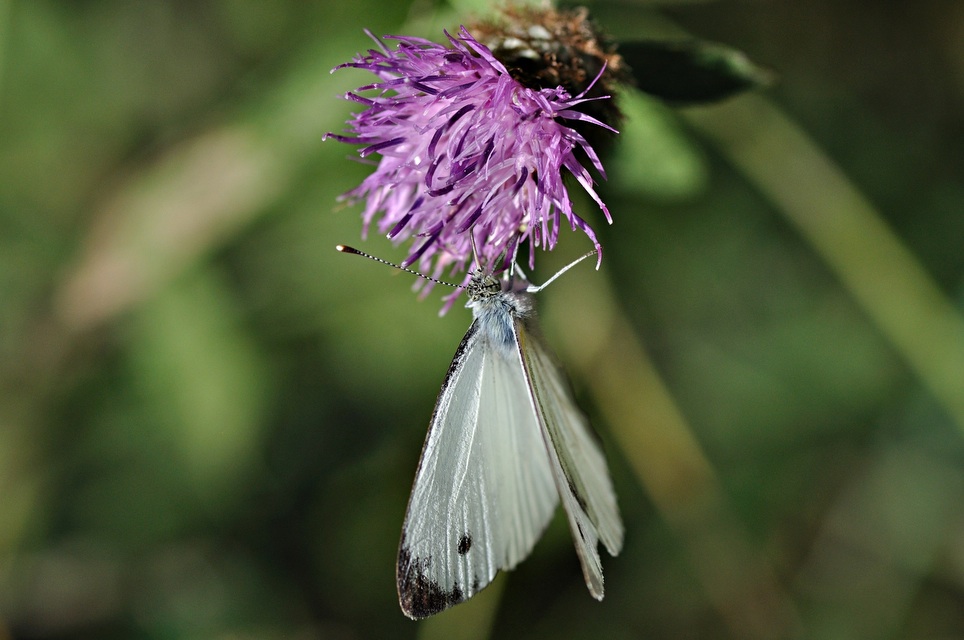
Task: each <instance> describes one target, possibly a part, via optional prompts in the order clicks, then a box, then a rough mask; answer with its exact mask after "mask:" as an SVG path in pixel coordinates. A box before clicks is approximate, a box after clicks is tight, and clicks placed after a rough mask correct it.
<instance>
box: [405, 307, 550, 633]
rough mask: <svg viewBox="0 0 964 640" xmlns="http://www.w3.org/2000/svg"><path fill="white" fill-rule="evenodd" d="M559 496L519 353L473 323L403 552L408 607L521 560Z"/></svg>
mask: <svg viewBox="0 0 964 640" xmlns="http://www.w3.org/2000/svg"><path fill="white" fill-rule="evenodd" d="M557 500H558V494H557V490H556V485H555V483H554V480H553V473H552V470H551V467H550V461H549V455H548V454H547V452H546V447H545V445H544V442H543V438H542V434H541V431H540V428H539V425H538V422H537V420H536V417H535V413H534V411H533V409H532V404H531V402H530V400H529V392H528V388H527V385H526V382H525V376H524V373H523V367H522V362H521V360H520V359H519V357H518V354H517V352H516V350H515V349H501V350H499V349H496V348H494V347H493V345H492V343H491V340H490V338H489V336H488V335H487V333H486V331H485V330H484V328H482V327H480V324H479V322H478V321H477V320H476V321H474V322H473V323H472V326H471V327H469V330H468V332H467V333H466V334H465V337H464V338H463V339H462V343H461V344H460V345H459V348H458V351H457V352H456V354H455V358H454V360H453V361H452V365H451V367H450V368H449V371H448V374H447V375H446V378H445V382H444V384H443V386H442V390H441V392H440V394H439V398H438V402H437V403H436V406H435V412H434V413H433V416H432V421H431V424H430V426H429V432H428V435H427V437H426V440H425V445H424V447H423V449H422V457H421V460H420V462H419V468H418V472H417V473H416V477H415V483H414V486H413V487H412V494H411V497H410V498H409V503H408V510H407V512H406V515H405V523H404V525H403V527H402V540H401V544H400V546H399V554H398V568H397V581H398V595H399V602H400V604H401V606H402V610H403V611H404V612H405V614H406V615H408V616H409V617H412V618H424V617H427V616H430V615H432V614H435V613H438V612H439V611H442V610H443V609H445V608H447V607H449V606H451V605H453V604H457V603H459V602H461V601H463V600H465V599H467V598H469V597H471V596H472V595H474V594H475V593H477V592H478V591H480V590H481V589H482V588H484V587H485V586H486V585H488V584H489V583H490V582H491V581H492V579H493V578H494V577H495V575H496V573H497V572H498V571H499V570H500V569H511V568H512V567H514V566H515V565H516V564H517V563H518V562H519V561H521V560H522V559H523V558H524V557H525V556H526V555H528V553H529V551H530V550H531V549H532V546H533V545H534V544H535V542H536V540H537V539H538V538H539V535H540V534H541V533H542V531H543V530H544V529H545V526H546V524H547V523H548V521H549V519H550V517H551V515H552V512H553V510H554V509H555V506H556V504H557Z"/></svg>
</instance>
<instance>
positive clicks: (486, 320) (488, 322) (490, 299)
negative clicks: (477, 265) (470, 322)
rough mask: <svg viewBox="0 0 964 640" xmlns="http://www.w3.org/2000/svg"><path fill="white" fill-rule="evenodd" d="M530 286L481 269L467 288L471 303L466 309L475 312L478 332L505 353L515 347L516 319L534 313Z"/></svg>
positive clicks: (530, 315)
mask: <svg viewBox="0 0 964 640" xmlns="http://www.w3.org/2000/svg"><path fill="white" fill-rule="evenodd" d="M528 286H529V284H528V283H527V282H526V281H525V280H522V279H520V278H511V277H510V278H502V279H499V278H496V277H495V276H494V275H492V274H486V273H483V272H482V271H481V270H479V271H476V273H475V274H474V275H473V276H472V279H471V280H470V281H469V284H468V285H467V286H466V291H467V292H468V296H469V301H468V302H467V303H466V305H465V306H467V307H469V308H470V309H472V314H473V315H474V316H475V319H476V321H477V322H478V325H479V331H481V332H483V333H484V334H485V335H486V336H487V337H488V339H489V340H490V342H491V343H492V345H493V346H494V347H496V348H497V349H498V350H499V351H501V352H503V353H505V354H508V353H512V352H514V350H515V348H516V338H515V326H514V325H515V321H516V319H527V318H530V317H532V316H533V315H534V314H535V305H534V304H533V300H532V294H530V293H527V292H526V289H527V288H528Z"/></svg>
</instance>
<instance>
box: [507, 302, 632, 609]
mask: <svg viewBox="0 0 964 640" xmlns="http://www.w3.org/2000/svg"><path fill="white" fill-rule="evenodd" d="M515 329H516V335H517V342H518V344H519V350H520V353H521V355H522V362H523V363H524V366H525V371H526V374H527V378H528V381H529V388H530V392H531V396H532V402H533V403H534V405H535V408H536V413H537V416H538V419H539V423H540V426H541V428H542V429H543V433H544V436H545V443H546V447H547V449H548V452H549V457H550V460H551V464H552V471H553V474H554V476H555V480H556V484H557V486H558V487H559V493H560V495H561V496H562V505H563V507H564V508H565V510H566V515H567V517H568V519H569V527H570V529H572V535H573V539H574V540H575V544H576V552H577V553H578V555H579V561H580V563H581V564H582V571H583V575H584V576H585V578H586V586H588V587H589V591H590V593H592V595H593V596H594V597H595V598H597V599H599V600H601V599H602V597H603V574H602V563H601V562H600V559H599V551H598V549H597V545H598V542H599V541H602V543H603V544H604V545H605V546H606V549H607V550H608V551H609V553H610V554H611V555H614V556H615V555H617V554H618V553H619V551H620V550H621V549H622V546H623V523H622V519H621V518H620V517H619V507H618V506H617V505H616V492H615V491H614V490H613V485H612V480H610V478H609V469H608V467H607V466H606V458H605V456H604V455H603V452H602V449H601V447H600V445H599V442H598V440H597V438H596V435H595V434H594V433H593V431H592V428H591V427H590V426H589V422H588V420H587V419H586V417H585V416H584V415H583V414H582V412H581V411H580V410H579V408H578V407H577V406H576V403H575V401H574V400H573V397H572V391H571V389H570V387H569V384H568V381H567V380H566V379H565V377H564V374H563V373H562V370H561V369H560V368H559V366H558V365H557V364H556V362H555V359H554V357H553V356H552V354H551V353H550V352H549V351H548V349H547V348H546V347H545V345H543V344H542V342H541V341H540V340H539V339H538V337H537V336H535V335H533V334H532V333H531V332H529V331H528V330H527V329H526V327H525V324H524V322H523V321H522V320H521V319H516V323H515Z"/></svg>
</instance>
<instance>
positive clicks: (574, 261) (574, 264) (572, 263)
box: [527, 249, 596, 293]
mask: <svg viewBox="0 0 964 640" xmlns="http://www.w3.org/2000/svg"><path fill="white" fill-rule="evenodd" d="M594 255H596V250H595V249H593V250H592V251H590V252H589V253H587V254H585V255H582V256H579V257H578V258H576V259H575V260H573V261H572V262H570V263H569V264H567V265H566V266H564V267H563V268H562V269H559V271H557V272H556V275H554V276H552V277H551V278H549V279H548V280H546V281H545V282H543V283H542V284H540V285H539V286H538V287H536V286H530V287H529V288H528V289H527V291H528V292H529V293H536V292H538V291H542V290H543V289H545V288H546V287H548V286H549V284H550V283H551V282H552V281H553V280H555V279H556V278H558V277H559V276H561V275H562V274H564V273H565V272H566V271H569V270H570V269H572V268H573V267H574V266H576V265H577V264H579V263H580V262H582V261H583V260H585V259H586V258H588V257H589V256H594Z"/></svg>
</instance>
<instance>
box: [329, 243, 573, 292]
mask: <svg viewBox="0 0 964 640" xmlns="http://www.w3.org/2000/svg"><path fill="white" fill-rule="evenodd" d="M335 249H337V250H338V251H341V252H342V253H354V254H355V255H356V256H362V257H364V258H369V259H370V260H374V261H375V262H381V263H382V264H387V265H388V266H390V267H395V268H396V269H398V270H399V271H404V272H406V273H411V274H412V275H415V276H418V277H419V278H422V279H424V280H429V281H431V282H434V283H435V284H444V285H445V286H446V287H453V288H455V289H464V288H465V285H461V284H452V283H451V282H445V281H444V280H438V279H437V278H433V277H431V276H427V275H425V274H424V273H419V272H418V271H415V270H413V269H407V268H405V267H403V266H401V265H397V264H395V263H394V262H389V261H388V260H382V259H381V258H377V257H375V256H373V255H372V254H370V253H365V252H364V251H360V250H358V249H356V248H355V247H349V246H347V245H344V244H339V245H337V246H336V247H335ZM583 257H585V256H583ZM580 259H581V258H580ZM566 268H567V269H568V267H566ZM543 286H545V285H543Z"/></svg>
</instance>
